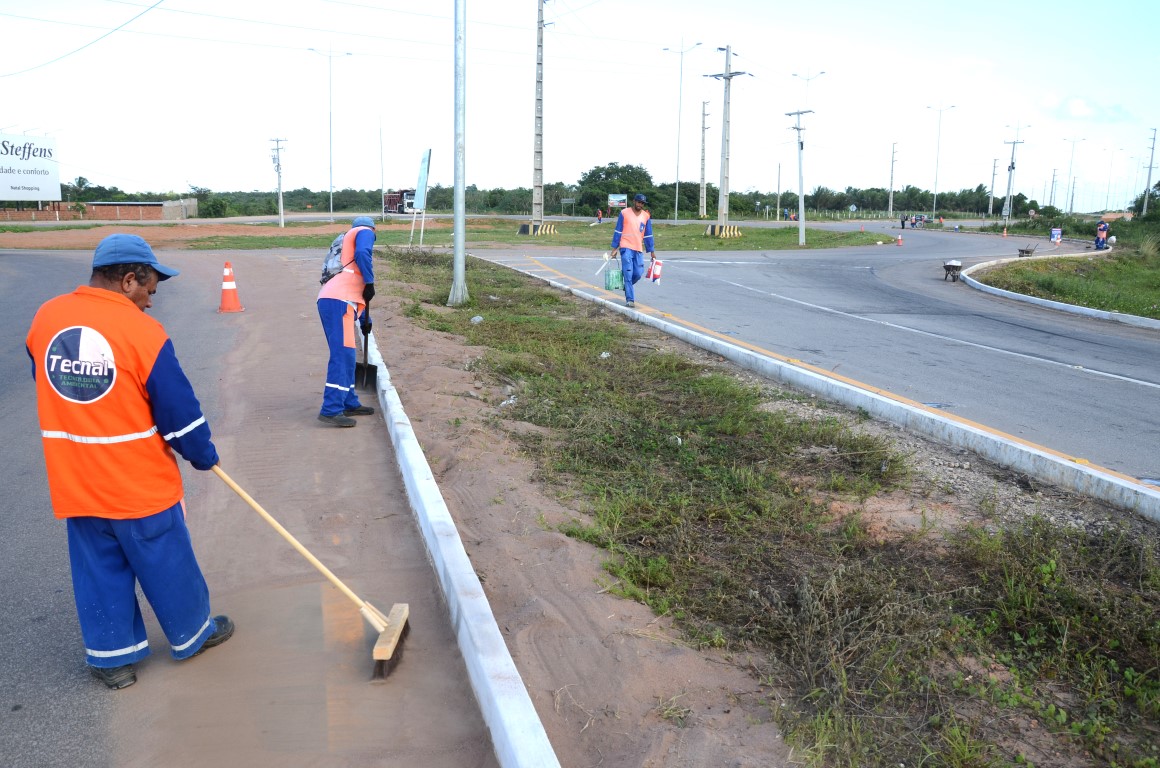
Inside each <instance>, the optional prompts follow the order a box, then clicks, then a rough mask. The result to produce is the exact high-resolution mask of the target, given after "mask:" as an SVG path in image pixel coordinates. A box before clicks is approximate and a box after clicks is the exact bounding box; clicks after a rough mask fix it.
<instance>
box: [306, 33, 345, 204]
mask: <svg viewBox="0 0 1160 768" xmlns="http://www.w3.org/2000/svg"><path fill="white" fill-rule="evenodd" d="M306 50H308V51H313V52H314V53H317V54H318V55H319V56H325V57H326V82H327V90H328V91H329V96H328V102H329V109H330V117H329V131H330V138H329V145H330V150H329V155H330V220H331V221H334V66H333V65H334V57H335V56H353V55H354V54H352V53H350V52H348V51H340V52H338V53H335V52H334V51H332V50H330V49H329V48H328V49H326V51H325V52H324V51H320V50H318V49H317V48H307V49H306Z"/></svg>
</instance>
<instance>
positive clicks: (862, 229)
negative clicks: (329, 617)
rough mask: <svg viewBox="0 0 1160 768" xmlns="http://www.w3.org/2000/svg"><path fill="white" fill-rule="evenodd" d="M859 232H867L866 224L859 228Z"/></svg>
mask: <svg viewBox="0 0 1160 768" xmlns="http://www.w3.org/2000/svg"><path fill="white" fill-rule="evenodd" d="M858 231H859V232H865V231H866V225H865V224H862V225H861V226H859V227H858Z"/></svg>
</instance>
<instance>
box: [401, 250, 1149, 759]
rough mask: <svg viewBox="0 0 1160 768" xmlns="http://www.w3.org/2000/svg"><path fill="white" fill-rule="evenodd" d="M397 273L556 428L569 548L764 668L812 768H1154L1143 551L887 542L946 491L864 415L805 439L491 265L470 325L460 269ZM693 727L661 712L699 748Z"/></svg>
mask: <svg viewBox="0 0 1160 768" xmlns="http://www.w3.org/2000/svg"><path fill="white" fill-rule="evenodd" d="M386 273H387V279H388V280H391V281H394V282H393V283H392V284H393V285H394V286H395V287H394V290H396V291H399V292H400V293H401V294H402V295H403V296H404V297H405V298H406V300H407V301H408V302H409V308H408V310H407V314H408V315H409V317H410V318H411V319H412V321H413V322H414V323H416V324H418V325H420V326H423V327H426V328H430V329H435V330H439V331H443V332H447V333H452V334H456V335H458V336H461V337H463V338H464V340H465V343H468V344H471V345H473V346H478V347H482V348H485V349H486V350H487V351H486V352H485V353H484V355H483V357H482V358H481V359H480V361H479V363H478V374H479V375H480V376H488V377H491V378H492V379H493V380H494V381H496V382H502V383H503V384H505V385H506V391H507V392H509V393H510V394H509V395H508V396H507V397H506V399H505V401H504V403H503V404H502V406H501V404H499V403H495V404H494V405H496V406H497V407H498V408H497V412H498V413H500V414H503V415H504V416H506V417H507V418H509V419H514V420H518V421H523V422H529V423H532V424H535V425H538V426H539V427H541V428H542V429H538V430H533V431H527V430H521V431H518V432H516V431H514V430H513V435H514V436H515V439H518V440H519V441H520V444H521V445H522V447H523V448H524V450H525V451H526V452H527V453H528V454H529V455H531V456H532V457H534V458H535V460H536V461H537V463H538V466H539V468H540V479H541V480H542V481H543V482H545V483H547V484H550V485H551V486H552V487H554V488H555V489H556V491H557V493H559V494H560V495H561V496H564V497H566V498H568V499H569V501H570V505H571V506H572V507H573V508H574V509H576V511H577V514H576V517H575V519H574V520H572V521H571V522H570V523H569V524H567V525H566V526H564V529H565V532H566V533H568V534H569V535H571V536H574V537H577V538H579V539H582V540H584V541H587V542H590V543H592V544H593V545H595V546H598V547H601V548H602V549H604V550H605V551H606V552H607V555H608V556H607V562H606V565H605V567H606V569H607V571H608V572H609V574H610V579H609V582H610V584H611V585H612V586H611V587H610V589H609V591H612V592H615V593H617V594H619V595H621V596H623V597H626V598H629V599H633V600H639V601H641V602H643V603H645V604H647V605H649V606H650V607H651V608H652V609H653V610H654V611H656V612H657V613H663V614H667V615H670V616H672V617H673V618H674V619H675V620H676V622H677V624H678V626H679V627H680V628H681V629H682V630H683V631H684V632H685V634H686V638H687V640H688V642H690V643H693V644H697V645H700V646H702V647H704V648H714V649H721V651H722V652H725V653H727V654H731V656H732V658H733V659H734V660H735V661H736V662H737V663H745V664H747V665H749V666H750V667H751V669H752V671H753V674H754V676H755V678H756V679H757V680H758V681H759V682H760V683H761V684H763V686H764V690H765V691H766V693H767V695H768V697H769V711H770V718H771V720H773V721H776V722H777V724H778V725H779V726H780V727H781V728H782V730H783V732H784V734H785V735H786V738H787V740H789V742H790V743H791V744H793V745H795V749H796V751H795V754H796V755H797V756H799V758H800V759H801V760H802V761H803V763H805V764H808V765H817V766H838V765H840V766H898V765H900V764H901V765H926V766H988V765H1010V764H1031V765H1044V766H1046V765H1098V766H1132V767H1133V768H1156V766H1158V765H1160V762H1158V761H1160V752H1158V751H1157V749H1158V746H1157V745H1158V744H1160V738H1158V734H1160V670H1158V664H1160V661H1158V660H1160V556H1158V553H1157V546H1156V538H1155V536H1154V535H1152V536H1140V535H1138V534H1133V533H1129V530H1128V528H1126V527H1124V526H1121V525H1116V524H1112V523H1108V524H1104V525H1099V526H1096V525H1089V526H1083V525H1062V524H1060V523H1058V522H1057V521H1055V520H1053V519H1051V517H1050V515H1049V514H1047V513H1048V512H1050V509H1049V507H1050V505H1051V504H1052V503H1053V502H1052V497H1051V496H1045V497H1042V499H1041V504H1042V507H1043V509H1042V510H1041V511H1042V512H1043V513H1044V514H1032V515H1030V516H1029V517H1024V518H1021V519H1013V518H1012V517H1011V516H1004V515H1003V514H1002V513H1003V511H1004V510H1002V509H1001V508H999V507H1000V506H1001V504H1002V502H1001V501H998V500H997V499H999V498H1001V497H999V496H998V495H990V494H987V495H984V498H985V501H983V502H979V509H977V510H976V512H977V518H978V522H977V523H969V524H963V525H957V526H953V527H950V528H945V529H944V528H935V527H928V526H926V525H925V524H923V525H922V526H920V527H918V528H917V529H915V530H913V531H910V532H908V533H904V534H900V535H881V532H879V531H875V530H873V529H872V527H871V525H870V523H869V521H868V519H867V514H866V511H867V510H868V509H869V508H870V507H871V506H872V505H873V504H874V503H875V502H877V501H879V500H881V499H883V498H885V497H887V496H888V495H891V494H900V493H904V494H911V495H912V496H913V497H914V498H915V499H917V503H919V504H922V503H924V502H925V500H926V496H928V495H930V494H931V493H935V492H936V491H932V490H931V488H930V487H928V485H926V481H925V480H921V479H920V478H918V477H917V476H916V475H915V474H914V472H913V470H912V467H911V466H910V463H909V461H908V459H907V457H906V456H904V455H903V454H902V453H901V452H900V451H899V450H897V449H896V448H895V447H894V446H893V445H892V443H891V442H890V441H889V440H887V439H885V438H882V437H877V436H873V435H871V434H869V433H868V432H866V431H863V430H860V429H859V427H858V424H859V419H858V417H857V415H856V414H853V415H849V416H845V415H842V414H841V413H840V412H839V411H837V410H834V411H833V412H832V414H830V415H824V416H821V417H817V418H812V417H799V416H795V415H794V411H793V410H792V409H791V408H788V407H785V405H786V403H785V400H784V399H782V398H785V397H787V395H786V394H785V393H782V392H778V391H777V390H775V389H774V388H773V387H772V386H769V387H766V386H760V385H759V386H755V385H753V384H748V383H745V382H744V381H742V380H740V379H738V378H735V377H733V376H732V375H730V374H729V373H728V372H726V371H725V370H723V369H720V368H717V367H714V366H712V365H709V364H706V363H700V362H696V360H695V359H694V358H693V357H690V356H685V355H683V354H678V353H676V352H669V351H665V350H664V349H661V348H658V345H656V344H653V343H651V342H648V341H646V340H644V339H645V336H644V334H643V333H642V332H641V329H640V327H639V326H636V325H634V324H632V323H630V322H626V321H625V320H624V319H622V318H621V317H620V316H619V315H617V314H615V313H610V312H607V311H605V310H603V309H601V308H600V307H597V306H594V305H592V304H589V303H586V302H581V301H577V300H575V299H573V298H572V297H570V296H568V295H566V294H564V293H562V292H559V291H555V290H552V289H550V288H548V287H545V286H543V285H542V284H540V283H538V282H536V281H533V280H531V279H530V278H527V277H525V276H523V275H520V274H518V273H515V272H512V271H509V270H505V269H503V268H500V267H496V266H494V265H491V264H488V263H482V262H477V261H474V260H473V261H471V262H470V263H469V265H468V272H467V275H468V287H469V293H470V296H471V300H470V301H469V302H468V303H467V304H466V305H465V306H461V307H458V308H455V309H451V308H448V307H446V306H445V303H446V298H447V295H448V293H449V285H450V275H451V259H450V257H449V256H443V255H433V254H430V253H424V252H420V251H414V250H408V251H402V250H390V252H389V254H388V258H387V261H386ZM435 286H438V287H435ZM475 316H480V317H482V318H483V320H482V322H476V323H473V322H472V318H473V317H475ZM924 520H925V518H924ZM1153 533H1154V531H1153ZM783 696H788V699H783V698H782V697H783ZM783 703H784V706H783V705H782V704H783ZM678 704H679V702H678V698H677V697H676V696H674V697H673V698H671V699H669V700H667V701H661V702H660V703H659V704H658V708H657V712H658V714H659V715H660V716H661V717H663V718H666V719H671V720H672V721H673V722H675V723H684V722H685V717H686V716H687V713H686V712H685V711H684V710H683V709H682V708H681V707H680V706H678Z"/></svg>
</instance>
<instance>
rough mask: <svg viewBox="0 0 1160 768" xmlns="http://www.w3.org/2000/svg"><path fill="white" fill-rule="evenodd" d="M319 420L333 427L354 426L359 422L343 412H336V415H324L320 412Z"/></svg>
mask: <svg viewBox="0 0 1160 768" xmlns="http://www.w3.org/2000/svg"><path fill="white" fill-rule="evenodd" d="M318 420H319V421H321V422H322V423H323V424H329V425H330V426H332V427H353V426H354V425H356V424H358V422H357V421H355V420H354V419H352V418H351V417H350V416H346V415H344V414H341V413H338V414H335V415H334V416H323V415H322V414H321V413H320V414H318Z"/></svg>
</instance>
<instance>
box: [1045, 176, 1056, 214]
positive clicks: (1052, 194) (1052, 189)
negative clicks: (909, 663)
mask: <svg viewBox="0 0 1160 768" xmlns="http://www.w3.org/2000/svg"><path fill="white" fill-rule="evenodd" d="M1055 171H1056V169H1055V168H1052V169H1051V197H1050V198H1049V199H1048V202H1047V204H1048V205H1050V206H1053V207H1054V206H1055Z"/></svg>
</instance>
